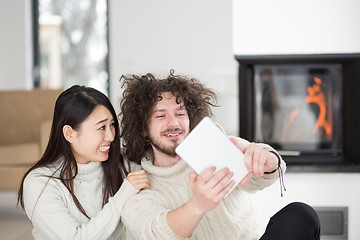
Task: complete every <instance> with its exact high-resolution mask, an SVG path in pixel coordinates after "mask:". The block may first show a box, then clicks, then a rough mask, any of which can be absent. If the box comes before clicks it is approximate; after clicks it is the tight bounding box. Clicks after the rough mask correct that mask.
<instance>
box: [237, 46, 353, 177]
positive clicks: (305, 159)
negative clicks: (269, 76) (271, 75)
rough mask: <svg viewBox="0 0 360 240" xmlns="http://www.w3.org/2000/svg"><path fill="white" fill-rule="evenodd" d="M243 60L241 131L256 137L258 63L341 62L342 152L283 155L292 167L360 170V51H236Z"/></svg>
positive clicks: (240, 74) (332, 170) (326, 170)
mask: <svg viewBox="0 0 360 240" xmlns="http://www.w3.org/2000/svg"><path fill="white" fill-rule="evenodd" d="M235 59H236V60H237V61H238V63H239V68H238V80H239V108H240V109H239V113H240V117H239V119H240V123H239V130H240V132H239V135H240V136H241V137H243V138H245V139H248V140H249V141H254V131H255V126H254V118H255V115H254V114H255V112H254V111H255V107H254V106H255V105H254V104H255V100H254V66H255V65H257V64H272V65H273V64H282V65H284V64H341V65H342V72H343V73H342V74H343V92H342V95H343V101H342V111H343V112H342V118H343V119H342V126H341V127H342V153H341V154H340V155H337V156H328V155H321V154H320V155H319V154H308V155H305V156H283V158H284V160H285V161H286V162H287V165H288V169H289V170H290V171H308V172H312V171H315V172H319V171H320V172H322V171H324V172H360V53H359V54H299V55H296V54H294V55H235Z"/></svg>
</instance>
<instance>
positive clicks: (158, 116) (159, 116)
mask: <svg viewBox="0 0 360 240" xmlns="http://www.w3.org/2000/svg"><path fill="white" fill-rule="evenodd" d="M163 117H165V115H157V116H156V118H163Z"/></svg>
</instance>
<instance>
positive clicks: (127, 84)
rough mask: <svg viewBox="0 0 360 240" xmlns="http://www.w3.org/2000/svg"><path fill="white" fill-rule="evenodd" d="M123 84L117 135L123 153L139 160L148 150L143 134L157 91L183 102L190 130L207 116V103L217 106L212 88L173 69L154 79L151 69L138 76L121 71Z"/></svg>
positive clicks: (209, 107) (157, 95)
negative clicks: (166, 75)
mask: <svg viewBox="0 0 360 240" xmlns="http://www.w3.org/2000/svg"><path fill="white" fill-rule="evenodd" d="M120 81H121V82H122V85H121V87H123V88H124V92H123V99H122V100H121V102H120V107H121V113H120V115H119V116H120V119H121V122H120V126H121V130H120V137H121V141H122V146H123V147H124V152H123V154H124V156H125V157H126V158H127V159H128V160H130V161H133V162H136V163H140V161H141V159H142V158H143V157H144V154H145V153H146V152H147V151H149V150H151V145H150V142H149V141H148V140H147V138H146V136H145V135H146V134H144V133H147V132H148V121H149V119H150V116H151V112H152V110H153V108H154V106H155V104H156V102H157V101H160V100H161V99H162V97H161V94H162V93H164V92H171V93H172V94H173V95H174V96H175V97H176V102H177V103H178V104H179V103H183V104H184V106H185V108H186V110H187V112H188V115H189V120H190V130H192V129H193V128H194V127H195V126H196V125H197V124H198V123H199V122H200V120H201V119H203V118H204V117H205V116H211V115H212V111H211V107H216V106H217V100H218V99H217V95H216V93H215V91H213V90H211V89H209V88H207V87H205V85H204V84H202V83H200V82H199V81H198V80H196V79H194V78H190V77H186V76H179V75H174V70H171V71H170V75H169V76H168V77H166V78H165V79H157V78H155V77H154V75H152V74H151V73H147V74H145V75H142V76H138V75H127V76H125V75H123V76H121V78H120Z"/></svg>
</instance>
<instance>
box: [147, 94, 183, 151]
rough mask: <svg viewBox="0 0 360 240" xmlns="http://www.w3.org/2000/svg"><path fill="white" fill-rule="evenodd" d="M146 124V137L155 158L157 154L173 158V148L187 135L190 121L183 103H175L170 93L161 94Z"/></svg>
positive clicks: (174, 98)
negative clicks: (160, 98)
mask: <svg viewBox="0 0 360 240" xmlns="http://www.w3.org/2000/svg"><path fill="white" fill-rule="evenodd" d="M161 97H162V100H160V101H158V102H157V103H156V104H155V106H154V109H153V111H152V113H151V116H150V119H149V122H148V131H149V132H148V137H149V139H150V141H151V145H152V148H153V151H154V154H155V156H156V155H157V154H159V153H162V154H165V155H168V156H171V157H175V156H176V153H175V148H176V147H177V146H178V145H179V144H180V143H181V142H182V141H183V140H184V138H185V137H186V136H187V135H188V134H189V128H190V120H189V116H188V113H187V111H186V108H185V106H184V105H183V103H180V104H178V103H176V97H175V96H173V95H172V93H170V92H165V93H162V94H161Z"/></svg>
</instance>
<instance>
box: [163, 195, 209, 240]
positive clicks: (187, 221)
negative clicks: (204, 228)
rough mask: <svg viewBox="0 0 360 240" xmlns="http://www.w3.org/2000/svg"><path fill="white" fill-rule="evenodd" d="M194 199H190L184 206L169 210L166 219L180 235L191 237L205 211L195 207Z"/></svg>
mask: <svg viewBox="0 0 360 240" xmlns="http://www.w3.org/2000/svg"><path fill="white" fill-rule="evenodd" d="M192 201H193V199H190V200H189V201H188V202H187V203H185V204H184V205H183V206H181V207H179V208H177V209H175V210H173V211H171V212H169V213H168V214H167V216H166V220H167V222H168V224H169V226H170V228H171V229H172V230H173V232H174V233H176V234H177V235H178V236H179V237H182V238H189V237H191V236H192V234H193V232H194V230H195V228H196V226H197V225H198V224H199V222H200V221H201V219H202V217H203V216H204V214H205V212H202V211H200V210H199V209H197V208H196V207H194V204H193V202H192Z"/></svg>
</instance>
